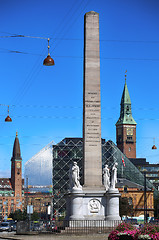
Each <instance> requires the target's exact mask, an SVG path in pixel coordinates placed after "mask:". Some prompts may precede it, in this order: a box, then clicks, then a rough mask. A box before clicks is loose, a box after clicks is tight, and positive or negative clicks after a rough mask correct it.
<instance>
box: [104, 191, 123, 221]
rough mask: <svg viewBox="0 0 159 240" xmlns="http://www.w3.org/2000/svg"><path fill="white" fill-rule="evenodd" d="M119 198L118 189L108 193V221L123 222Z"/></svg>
mask: <svg viewBox="0 0 159 240" xmlns="http://www.w3.org/2000/svg"><path fill="white" fill-rule="evenodd" d="M119 197H120V193H119V191H118V189H116V188H115V189H112V188H109V190H108V192H107V193H106V202H107V212H106V220H109V221H111V220H121V217H120V216H119Z"/></svg>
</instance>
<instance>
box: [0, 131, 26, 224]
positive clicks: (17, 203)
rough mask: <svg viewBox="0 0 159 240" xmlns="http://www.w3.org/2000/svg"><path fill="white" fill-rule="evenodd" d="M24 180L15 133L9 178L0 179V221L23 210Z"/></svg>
mask: <svg viewBox="0 0 159 240" xmlns="http://www.w3.org/2000/svg"><path fill="white" fill-rule="evenodd" d="M23 189H24V179H22V158H21V152H20V144H19V139H18V134H17V133H16V137H15V141H14V146H13V154H12V158H11V178H0V220H3V219H4V218H7V217H8V216H9V214H10V213H11V212H14V211H15V210H18V209H20V210H23V209H24V191H23Z"/></svg>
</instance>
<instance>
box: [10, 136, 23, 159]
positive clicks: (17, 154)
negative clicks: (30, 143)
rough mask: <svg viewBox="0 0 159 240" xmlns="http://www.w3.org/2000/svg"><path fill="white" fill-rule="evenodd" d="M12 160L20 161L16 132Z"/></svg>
mask: <svg viewBox="0 0 159 240" xmlns="http://www.w3.org/2000/svg"><path fill="white" fill-rule="evenodd" d="M12 160H22V158H21V152H20V144H19V139H18V132H16V137H15V140H14V146H13V154H12Z"/></svg>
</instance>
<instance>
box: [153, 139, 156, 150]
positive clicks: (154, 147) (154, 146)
mask: <svg viewBox="0 0 159 240" xmlns="http://www.w3.org/2000/svg"><path fill="white" fill-rule="evenodd" d="M152 149H153V150H154V149H157V147H156V145H155V138H153V146H152Z"/></svg>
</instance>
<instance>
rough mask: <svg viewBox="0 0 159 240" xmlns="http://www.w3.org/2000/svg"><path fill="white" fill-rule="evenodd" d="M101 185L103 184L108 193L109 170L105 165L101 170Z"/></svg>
mask: <svg viewBox="0 0 159 240" xmlns="http://www.w3.org/2000/svg"><path fill="white" fill-rule="evenodd" d="M103 183H104V186H105V189H106V191H108V189H109V187H110V172H109V168H108V165H107V164H106V165H105V167H104V168H103Z"/></svg>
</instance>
